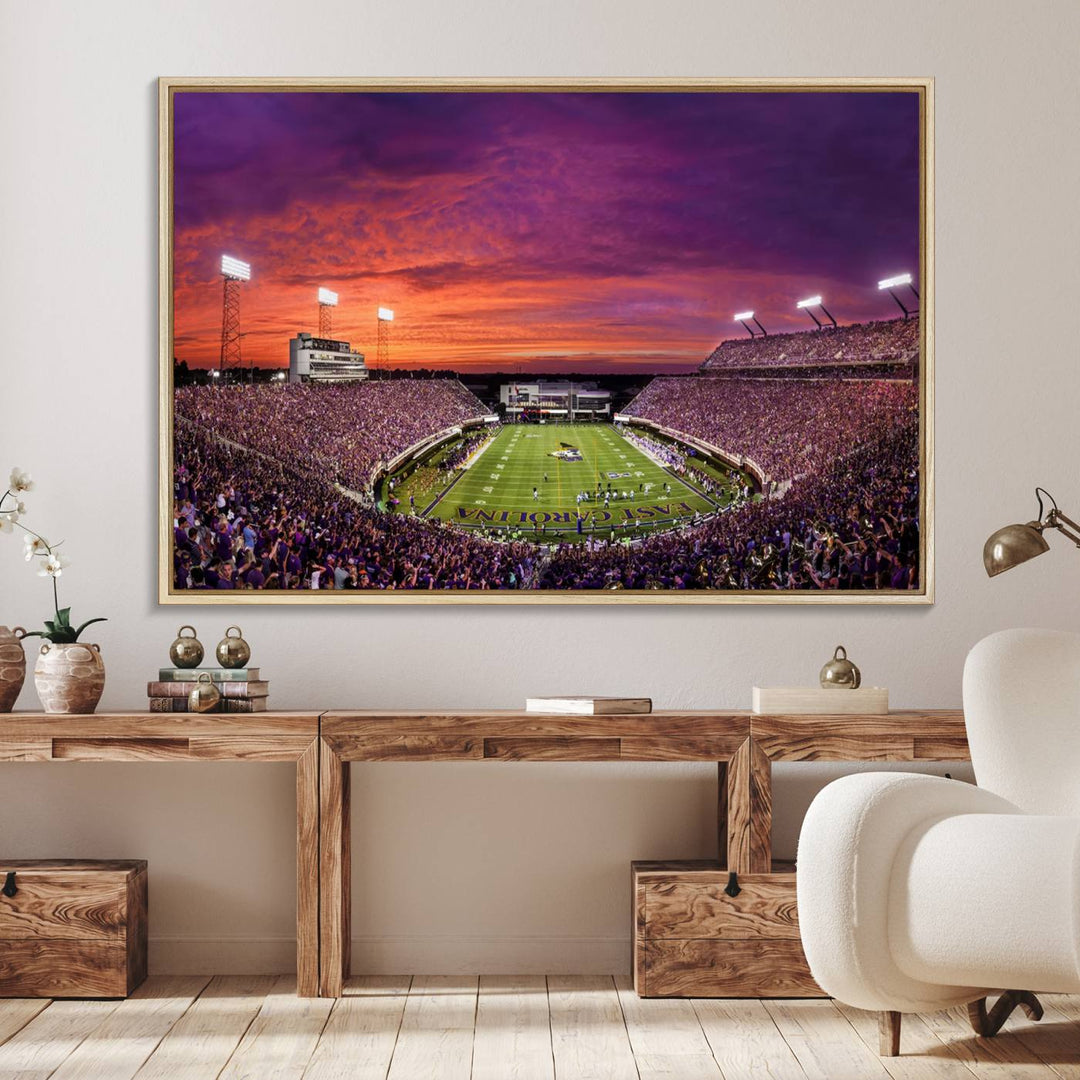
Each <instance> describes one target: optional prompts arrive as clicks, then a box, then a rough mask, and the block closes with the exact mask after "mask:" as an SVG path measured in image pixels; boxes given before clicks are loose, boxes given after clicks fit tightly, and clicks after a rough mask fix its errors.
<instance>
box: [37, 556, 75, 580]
mask: <svg viewBox="0 0 1080 1080" xmlns="http://www.w3.org/2000/svg"><path fill="white" fill-rule="evenodd" d="M70 565H71V560H70V559H68V558H67V557H66V556H64V555H57V554H56V553H55V552H54V553H53V554H52V555H49V556H47V557H46V559H45V561H44V562H43V563H42V564H41V569H40V570H39V571H38V577H53V578H58V577H59V576H60V575H61V574H62V573H63V572H64V567H66V566H70Z"/></svg>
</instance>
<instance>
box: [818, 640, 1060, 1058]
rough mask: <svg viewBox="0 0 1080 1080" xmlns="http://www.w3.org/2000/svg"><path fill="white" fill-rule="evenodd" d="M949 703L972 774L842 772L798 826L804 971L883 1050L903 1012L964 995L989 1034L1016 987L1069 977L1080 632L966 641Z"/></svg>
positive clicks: (1020, 991)
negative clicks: (868, 1028)
mask: <svg viewBox="0 0 1080 1080" xmlns="http://www.w3.org/2000/svg"><path fill="white" fill-rule="evenodd" d="M964 715H965V720H966V723H967V733H968V742H969V745H970V748H971V760H972V763H973V765H974V768H975V777H976V780H977V782H978V785H979V786H978V787H973V786H971V785H970V784H964V783H960V782H957V781H954V780H949V779H943V778H939V777H930V776H920V775H914V774H905V773H862V774H858V775H853V776H848V777H844V778H843V779H841V780H837V781H836V782H834V783H832V784H829V786H828V787H826V788H825V789H824V790H823V791H822V792H821V793H820V794H819V795H818V797H817V798H816V799H815V800H814V802H813V804H812V805H811V807H810V810H809V812H808V813H807V815H806V820H805V822H804V824H803V828H802V834H801V836H800V838H799V854H798V878H797V880H798V904H799V924H800V928H801V932H802V939H803V946H804V948H805V950H806V958H807V960H808V961H809V964H810V970H811V971H812V972H813V975H814V978H815V979H816V980H817V981H818V983H819V984H820V986H821V987H822V989H823V990H825V991H826V992H827V993H828V994H830V995H832V996H833V997H836V998H838V999H839V1000H841V1001H843V1002H846V1003H847V1004H849V1005H852V1006H855V1007H856V1008H861V1009H873V1010H878V1011H880V1012H881V1014H882V1027H881V1031H882V1051H881V1052H882V1053H883V1054H896V1053H899V1043H900V1016H901V1014H902V1013H904V1012H928V1011H931V1010H935V1009H943V1008H947V1007H950V1006H953V1005H963V1004H967V1005H968V1009H969V1015H970V1016H971V1021H972V1026H973V1027H974V1029H975V1031H976V1032H977V1033H978V1034H980V1035H987V1036H989V1035H993V1034H995V1033H996V1031H997V1030H998V1029H999V1028H1000V1027H1001V1025H1002V1023H1004V1021H1005V1019H1006V1018H1007V1017H1008V1015H1009V1013H1010V1012H1011V1011H1012V1010H1013V1009H1014V1008H1015V1007H1016V1006H1017V1005H1020V1006H1022V1007H1023V1008H1024V1009H1025V1010H1026V1011H1027V1013H1028V1015H1029V1016H1031V1017H1033V1018H1034V1019H1038V1018H1039V1017H1040V1016H1041V1015H1042V1009H1041V1007H1040V1005H1039V1003H1038V999H1037V998H1036V997H1035V996H1034V994H1033V993H1032V991H1038V990H1042V991H1047V992H1068V993H1077V992H1080V958H1078V941H1080V932H1078V923H1080V635H1076V634H1068V633H1061V632H1058V631H1050V630H1007V631H1004V632H1002V633H999V634H993V635H991V636H990V637H988V638H986V639H984V640H983V641H981V642H979V644H978V645H976V646H975V648H973V649H972V650H971V653H970V654H969V655H968V658H967V663H966V665H965V667H964ZM897 722H898V723H902V722H903V721H902V720H898V721H897ZM999 990H1000V991H1003V993H1002V996H1001V998H1000V999H999V1000H998V1002H997V1004H996V1005H995V1006H994V1008H993V1009H992V1010H991V1011H990V1012H989V1013H987V1010H986V997H987V995H988V994H992V993H994V992H995V991H999Z"/></svg>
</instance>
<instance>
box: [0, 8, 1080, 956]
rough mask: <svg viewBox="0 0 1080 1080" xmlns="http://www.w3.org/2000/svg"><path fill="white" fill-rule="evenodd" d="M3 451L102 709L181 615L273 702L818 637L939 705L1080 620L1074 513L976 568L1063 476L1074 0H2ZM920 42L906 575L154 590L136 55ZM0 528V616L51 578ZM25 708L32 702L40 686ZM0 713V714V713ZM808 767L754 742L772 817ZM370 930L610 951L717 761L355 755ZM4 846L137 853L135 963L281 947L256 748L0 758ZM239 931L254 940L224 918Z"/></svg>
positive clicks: (705, 810) (466, 942)
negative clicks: (476, 602) (918, 454)
mask: <svg viewBox="0 0 1080 1080" xmlns="http://www.w3.org/2000/svg"><path fill="white" fill-rule="evenodd" d="M0 20H2V21H0V148H2V149H0V327H2V328H3V335H4V345H3V347H2V350H0V356H2V359H0V373H2V379H0V469H2V470H3V472H4V474H5V475H6V471H7V468H8V467H9V465H12V464H18V465H21V466H23V467H25V468H30V469H32V471H33V472H34V474H35V477H36V479H37V481H38V483H39V490H38V491H36V492H34V495H33V498H32V510H33V518H32V521H33V522H34V523H35V524H36V525H38V526H39V527H41V528H42V529H43V530H45V531H46V532H47V533H48V534H49V535H50V536H64V537H66V538H67V550H68V552H69V554H70V556H71V558H72V562H73V565H72V567H71V569H70V571H69V572H68V573H67V574H65V576H64V578H63V588H64V598H65V602H69V603H71V604H72V605H73V606H74V609H75V614H76V616H78V617H81V618H88V617H90V616H91V615H97V614H107V615H108V616H109V619H110V621H109V622H108V623H106V624H104V625H103V626H102V627H101V628H100V630H99V632H98V633H97V634H96V635H95V636H96V637H97V639H98V640H99V641H100V642H101V645H102V647H103V650H104V653H105V656H106V658H107V661H108V665H109V680H108V685H107V688H106V692H105V700H104V703H103V706H104V707H110V706H111V707H116V708H124V707H136V706H138V705H139V704H140V703H141V702H142V700H143V690H144V687H143V683H144V682H145V680H146V678H147V676H148V675H149V673H151V672H152V671H153V670H155V669H156V668H157V667H158V665H159V664H160V663H161V662H162V660H163V658H164V656H165V649H166V647H167V645H168V643H169V642H170V641H171V639H172V637H173V634H174V632H175V629H176V627H177V626H178V625H179V624H180V622H182V621H188V620H191V621H194V622H195V623H196V624H197V626H198V627H199V630H200V632H201V634H202V635H203V636H204V639H205V640H208V641H211V642H213V641H215V640H216V639H217V637H218V635H219V633H220V631H221V630H223V629H224V627H225V626H226V625H227V623H229V622H233V621H238V622H239V623H240V624H241V625H242V626H243V628H244V630H245V633H246V635H247V637H248V638H249V640H251V641H252V642H253V644H254V647H255V659H256V660H257V661H258V663H259V664H260V665H261V666H262V667H263V668H264V669H265V670H266V671H267V672H268V673H269V675H270V678H271V680H272V683H273V691H274V692H273V701H274V704H275V705H277V706H280V707H298V708H299V707H303V708H317V707H333V706H377V707H387V706H406V707H435V706H450V705H458V706H495V705H513V704H515V703H519V702H520V701H521V699H522V698H523V697H524V696H525V695H526V694H528V693H532V692H537V691H539V692H548V693H550V692H552V691H558V690H560V689H574V690H588V691H593V692H597V693H623V692H626V693H641V694H651V695H652V697H653V698H654V699H655V700H656V703H657V705H658V706H679V707H684V706H685V707H691V706H746V705H748V704H749V696H750V687H751V685H752V684H753V683H754V682H763V683H772V684H785V683H787V684H790V683H799V682H805V681H806V680H809V679H812V678H813V677H814V676H815V674H816V672H817V670H818V668H819V666H820V665H821V663H822V662H823V660H824V659H825V658H826V657H827V656H828V655H829V653H830V652H831V650H832V648H833V646H834V645H835V644H836V643H837V642H839V641H843V642H844V643H845V644H846V645H847V646H848V648H849V649H850V651H851V653H852V655H853V656H854V657H855V658H856V659H857V660H858V662H859V663H860V664H861V665H862V668H863V671H864V673H865V675H866V677H867V679H868V680H869V681H871V682H874V683H881V684H885V685H888V686H889V688H890V691H891V694H892V700H893V702H894V703H895V704H896V705H897V706H923V705H925V706H929V705H956V704H958V703H959V700H960V671H961V664H962V662H963V657H964V654H965V652H966V650H967V649H968V647H969V646H970V645H971V644H972V643H973V642H974V641H976V640H977V639H978V638H980V637H981V636H982V635H984V634H986V633H988V632H990V631H992V630H995V629H998V628H1000V627H1005V626H1011V625H1020V624H1038V625H1049V626H1058V627H1069V626H1071V625H1073V623H1074V621H1075V613H1076V604H1075V598H1076V595H1077V587H1078V585H1080V562H1078V561H1077V559H1076V557H1075V555H1074V554H1073V553H1072V552H1071V550H1067V549H1066V548H1065V546H1064V545H1063V544H1059V543H1056V542H1053V541H1052V546H1053V547H1054V548H1055V549H1056V550H1055V551H1054V552H1053V553H1052V554H1050V555H1048V556H1047V557H1046V558H1045V559H1042V560H1040V561H1039V562H1037V563H1035V564H1032V565H1031V566H1028V567H1024V568H1022V569H1021V570H1019V571H1016V572H1014V573H1012V574H1009V575H1007V576H1005V577H1004V578H1001V579H998V580H997V581H994V582H989V581H987V580H986V578H985V577H984V575H983V572H982V568H981V565H980V549H981V546H982V542H983V539H984V537H985V536H986V535H987V533H988V532H990V531H991V530H992V529H993V528H995V527H996V526H997V525H999V524H1001V523H1003V522H1005V521H1009V520H1015V519H1017V518H1021V519H1023V518H1026V517H1027V516H1030V514H1031V513H1032V511H1033V505H1032V503H1033V500H1032V497H1031V488H1032V486H1033V485H1034V484H1035V483H1036V482H1037V481H1038V482H1041V483H1043V484H1044V485H1046V486H1047V487H1049V488H1050V490H1052V491H1054V492H1055V493H1057V494H1058V496H1059V498H1060V499H1061V501H1062V503H1063V505H1064V506H1065V507H1066V508H1070V507H1072V508H1076V507H1078V506H1080V484H1078V483H1077V479H1076V471H1075V462H1076V459H1077V451H1078V450H1080V440H1078V437H1077V434H1076V417H1077V416H1078V415H1080V408H1078V406H1080V379H1078V377H1077V363H1078V360H1080V356H1078V353H1077V333H1076V321H1077V320H1076V298H1077V296H1080V260H1078V259H1077V254H1076V253H1077V251H1078V250H1080V214H1078V212H1077V191H1078V188H1077V172H1078V167H1080V148H1078V143H1077V139H1076V132H1077V130H1080V92H1078V87H1080V82H1078V76H1077V74H1076V63H1075V60H1076V54H1075V48H1076V42H1077V40H1080V5H1077V4H1075V3H1074V2H1073V0H1032V2H1028V3H1024V4H1018V3H1010V2H1006V0H994V2H991V0H950V2H947V3H942V2H940V0H904V2H903V3H898V2H896V0H829V2H826V0H819V2H818V3H813V4H808V3H794V2H788V3H784V2H780V0H755V2H750V0H746V2H744V3H738V4H735V3H724V2H718V0H697V2H691V0H683V2H678V0H668V2H666V3H662V4H661V3H646V2H643V0H636V2H631V0H610V2H601V0H584V2H583V0H576V2H575V0H569V2H567V0H546V2H528V3H524V2H501V3H496V2H494V0H492V2H489V3H483V4H481V3H473V4H463V3H448V2H446V0H396V2H394V3H385V2H384V3H372V2H369V0H334V2H324V3H318V2H307V3H299V2H292V3H282V2H277V3H267V2H262V3H258V2H255V0H233V2H231V3H229V4H223V3H221V2H220V0H187V2H183V3H176V2H172V3H161V2H156V0H137V2H130V3H128V2H120V0H98V2H95V3H92V4H78V3H74V2H71V3H60V2H57V0H26V2H19V0H0ZM312 74H331V75H354V76H376V75H445V76H451V75H553V76H572V75H609V76H619V75H624V76H625V75H652V76H664V75H668V76H675V75H678V76H723V75H726V76H735V75H747V76H749V75H774V76H781V75H783V76H792V75H823V76H838V75H924V74H929V75H935V76H936V77H937V163H938V172H937V220H938V230H937V281H938V290H937V368H938V373H937V490H938V499H937V566H938V602H937V604H936V606H934V607H932V608H929V609H914V608H909V609H899V608H896V609H890V608H880V609H872V608H854V607H848V608H845V607H835V608H831V609H827V610H826V609H822V608H813V609H809V608H806V609H798V610H796V609H786V608H774V607H770V608H736V607H731V608H723V607H717V608H698V609H688V608H677V607H673V608H670V609H663V608H655V607H649V608H626V609H612V608H610V607H604V608H591V609H586V608H565V607H558V606H551V607H545V608H537V607H530V608H527V609H520V610H514V609H512V608H502V607H500V608H494V607H493V608H486V609H485V608H478V607H470V608H461V609H459V608H454V607H443V608H439V609H435V608H431V609H428V608H399V609H389V608H358V609H355V610H346V609H332V610H311V611H306V610H299V609H292V610H276V609H273V608H265V609H261V610H254V611H253V610H251V609H242V610H240V609H228V608H203V609H198V608H184V609H172V610H164V609H159V608H158V607H157V606H156V604H155V600H154V597H155V577H154V574H155V558H156V552H155V513H156V510H155V506H156V503H155V460H156V452H157V427H156V403H157V358H156V333H157V304H156V287H157V286H156V274H157V250H156V246H157V245H156V215H157V206H156V175H155V149H156V130H155V93H156V90H155V86H154V80H155V78H156V77H157V76H159V75H283V76H284V75H312ZM16 548H17V542H12V538H11V537H0V622H4V623H7V624H13V623H28V624H30V623H34V622H36V621H38V620H40V619H41V618H42V617H44V616H45V615H46V613H47V607H48V597H47V586H46V585H45V584H44V583H43V582H42V581H40V580H39V579H37V578H35V577H33V576H32V574H31V573H30V571H29V569H28V568H27V567H26V565H25V564H24V563H23V562H22V561H21V559H20V558H19V553H18V552H17V550H16ZM20 705H21V707H23V708H33V707H35V698H34V694H33V689H32V687H30V686H28V687H27V689H26V690H25V691H24V694H23V697H22V700H21V702H20ZM2 724H3V722H2V720H0V731H2ZM824 775H826V772H825V770H823V769H821V768H818V767H813V766H810V767H799V768H788V769H785V770H782V771H781V775H780V777H779V786H778V793H777V794H778V808H777V820H778V825H777V841H778V847H779V849H780V850H781V851H788V852H790V850H791V849H792V846H793V843H794V836H795V834H796V831H797V827H798V817H799V813H800V812H801V808H802V807H803V806H804V805H805V803H806V801H807V800H808V799H809V797H810V795H811V794H812V790H813V788H814V785H815V784H817V783H819V782H820V780H821V777H822V776H824ZM354 780H355V783H356V796H355V800H356V821H355V824H354V831H355V836H356V849H355V866H356V877H357V880H356V890H355V895H356V913H355V930H356V934H357V937H358V943H357V950H358V955H359V956H360V958H361V961H362V962H363V963H365V964H368V965H369V969H370V968H373V967H375V966H377V967H379V968H381V969H383V970H388V969H394V968H397V969H408V970H419V969H424V968H426V969H428V970H452V969H453V968H454V967H462V966H463V967H465V968H469V967H471V968H472V969H473V970H477V969H480V968H482V969H484V970H489V971H490V970H498V969H503V970H507V969H516V970H527V969H528V968H530V967H531V968H532V969H533V970H537V969H539V970H542V969H544V968H545V967H546V968H548V969H555V968H558V967H561V968H563V969H567V968H569V969H574V968H577V969H578V970H587V969H589V968H595V969H599V970H610V969H611V968H612V967H613V966H615V965H625V963H626V957H627V955H628V954H627V950H626V944H625V943H626V938H627V934H628V928H629V920H628V888H627V880H628V863H629V861H630V859H631V858H644V857H677V856H693V855H706V854H708V853H709V852H710V851H711V844H712V841H713V828H714V826H713V823H712V820H711V814H712V800H713V792H712V784H713V782H714V773H713V770H712V769H711V768H709V767H702V768H698V767H675V766H638V767H623V766H614V765H612V766H607V765H603V766H551V765H521V766H512V765H504V766H487V765H483V766H480V765H478V766H472V765H443V766H439V765H423V764H416V765H385V766H363V767H356V769H355V775H354ZM0 792H2V802H0V806H2V810H0V857H4V855H5V854H6V856H8V857H16V856H32V855H50V854H68V855H70V854H86V855H102V856H109V855H117V856H118V855H129V856H144V857H147V858H149V859H150V860H151V867H152V870H151V873H152V888H153V921H152V933H153V936H154V938H155V939H157V942H158V944H157V946H156V948H155V953H154V957H155V966H157V967H158V968H159V970H160V969H163V968H172V969H173V970H179V969H181V968H184V967H200V966H202V967H206V966H210V967H211V968H217V969H221V968H224V967H229V968H232V969H235V970H239V969H240V968H241V967H242V966H245V965H256V966H264V967H271V968H272V967H275V966H278V967H280V966H284V964H285V963H286V962H287V957H288V951H289V942H288V939H289V937H290V935H291V933H292V925H291V920H292V904H293V901H294V888H293V884H292V833H291V828H292V826H291V814H292V798H293V788H292V779H291V776H290V772H289V770H288V768H286V767H283V766H249V767H245V768H240V767H229V766H224V765H205V766H185V765H161V766H154V767H148V766H133V765H110V766H96V767H92V766H72V767H70V768H57V767H55V766H31V765H27V766H17V765H8V766H6V767H4V768H3V770H2V772H0ZM252 939H254V940H255V942H256V944H255V945H254V946H253V945H252V944H251V942H252Z"/></svg>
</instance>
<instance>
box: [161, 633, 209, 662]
mask: <svg viewBox="0 0 1080 1080" xmlns="http://www.w3.org/2000/svg"><path fill="white" fill-rule="evenodd" d="M185 630H190V631H191V633H190V635H188V636H187V637H185V636H184V631H185ZM203 654H204V650H203V647H202V642H201V641H200V640H199V639H198V638H197V637H196V636H195V627H194V626H181V627H180V629H179V630H177V631H176V640H175V641H174V642H173V643H172V644H171V645H170V646H169V659H170V660H172V662H173V664H174V665H175V666H176V667H179V668H192V667H198V666H199V665H200V664H201V663H202V658H203Z"/></svg>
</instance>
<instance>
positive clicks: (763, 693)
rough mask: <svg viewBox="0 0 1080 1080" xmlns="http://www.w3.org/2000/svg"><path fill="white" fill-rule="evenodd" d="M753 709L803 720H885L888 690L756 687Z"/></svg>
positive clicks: (863, 687) (865, 687)
mask: <svg viewBox="0 0 1080 1080" xmlns="http://www.w3.org/2000/svg"><path fill="white" fill-rule="evenodd" d="M752 709H753V711H754V712H755V713H757V714H758V715H759V716H760V715H761V714H762V713H775V714H778V715H780V716H783V715H785V714H786V715H803V716H838V715H840V716H855V715H859V716H865V715H867V714H873V715H875V716H884V715H885V714H886V713H887V712H888V711H889V689H888V687H886V686H860V687H859V688H858V689H857V690H838V689H836V688H835V687H834V688H832V689H828V690H827V689H825V688H824V687H821V686H755V687H754V699H753V705H752Z"/></svg>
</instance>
